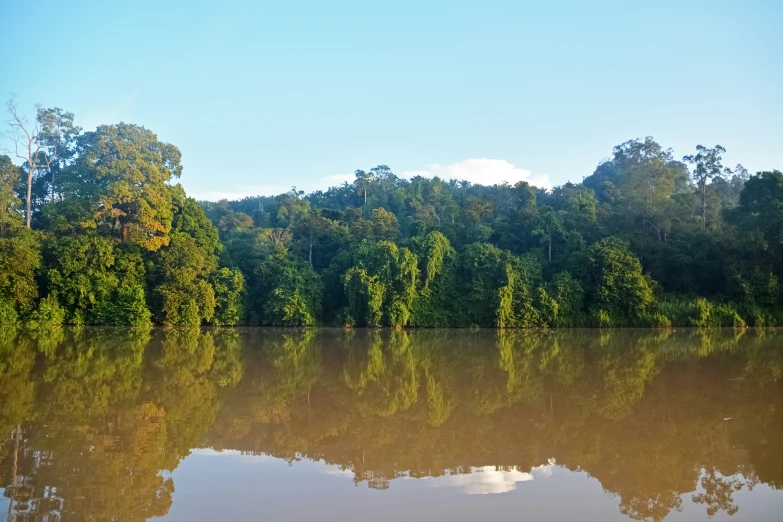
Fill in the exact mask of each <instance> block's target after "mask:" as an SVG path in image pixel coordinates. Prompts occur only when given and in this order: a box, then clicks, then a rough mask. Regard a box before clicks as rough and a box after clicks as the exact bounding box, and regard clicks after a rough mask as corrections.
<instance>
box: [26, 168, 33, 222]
mask: <svg viewBox="0 0 783 522" xmlns="http://www.w3.org/2000/svg"><path fill="white" fill-rule="evenodd" d="M32 197H33V168H32V167H30V173H29V174H27V202H26V204H25V211H26V213H27V228H30V200H31V199H32Z"/></svg>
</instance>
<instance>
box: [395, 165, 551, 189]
mask: <svg viewBox="0 0 783 522" xmlns="http://www.w3.org/2000/svg"><path fill="white" fill-rule="evenodd" d="M415 176H422V177H425V178H432V177H435V176H437V177H439V178H441V179H443V180H450V179H456V180H457V181H463V180H464V181H469V182H471V183H473V184H481V185H496V184H497V185H500V184H502V183H504V182H505V183H509V184H510V185H513V184H515V183H517V182H519V181H527V182H528V183H530V184H531V185H534V186H536V187H539V188H551V187H552V183H551V182H550V181H549V176H548V175H546V174H540V173H536V174H533V173H532V172H531V171H529V170H525V169H520V168H518V167H516V166H514V164H512V163H509V162H508V161H506V160H501V159H489V158H470V159H466V160H463V161H459V162H457V163H452V164H451V165H440V164H434V165H427V167H425V169H424V170H414V171H407V172H404V173H403V175H402V177H404V178H407V179H410V178H413V177H415Z"/></svg>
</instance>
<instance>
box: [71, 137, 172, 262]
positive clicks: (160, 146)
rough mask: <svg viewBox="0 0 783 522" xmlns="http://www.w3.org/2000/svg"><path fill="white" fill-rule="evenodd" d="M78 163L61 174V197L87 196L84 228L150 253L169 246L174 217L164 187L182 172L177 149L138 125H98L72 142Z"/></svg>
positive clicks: (166, 188) (166, 187) (169, 196)
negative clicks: (88, 205)
mask: <svg viewBox="0 0 783 522" xmlns="http://www.w3.org/2000/svg"><path fill="white" fill-rule="evenodd" d="M77 150H78V153H79V156H78V160H77V162H76V163H75V164H74V166H73V167H72V168H71V172H67V173H65V174H64V177H65V178H66V187H67V189H66V193H67V192H72V193H74V197H89V198H90V199H91V200H92V201H91V203H92V207H93V215H92V217H91V220H90V223H89V225H90V226H92V227H95V228H98V229H99V230H101V231H104V232H106V233H109V234H113V235H118V236H119V237H120V238H121V239H122V240H123V241H133V242H135V243H138V244H139V246H141V247H142V248H144V249H146V250H150V251H155V250H158V249H159V248H161V247H163V246H166V245H168V244H169V240H170V238H169V232H170V230H171V224H172V219H173V208H172V201H171V192H170V188H169V186H168V185H167V183H168V182H169V181H170V180H171V179H172V178H175V177H176V178H178V177H179V176H180V175H181V174H182V166H181V165H180V156H181V154H180V151H179V149H177V147H175V146H174V145H171V144H168V143H163V142H161V141H159V140H158V138H157V136H156V135H155V134H154V133H153V132H151V131H149V130H147V129H145V128H144V127H140V126H137V125H130V124H126V123H120V124H117V125H102V126H100V127H98V129H97V130H96V131H95V132H87V133H85V134H83V135H82V136H80V137H79V139H78V140H77Z"/></svg>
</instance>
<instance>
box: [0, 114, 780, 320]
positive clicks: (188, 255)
mask: <svg viewBox="0 0 783 522" xmlns="http://www.w3.org/2000/svg"><path fill="white" fill-rule="evenodd" d="M8 110H9V113H10V114H11V116H12V118H11V120H10V122H11V123H10V129H11V131H12V132H11V135H12V137H13V138H14V143H15V144H16V146H17V148H16V149H15V152H16V154H17V156H18V158H20V162H21V163H22V164H21V166H16V165H14V163H13V162H12V160H11V158H9V157H7V156H4V157H0V173H2V178H1V181H0V252H2V255H1V256H0V322H5V323H16V322H18V323H23V324H27V325H29V326H30V327H31V328H40V327H44V326H46V325H56V324H62V323H68V324H108V325H149V324H151V323H153V322H154V323H159V324H167V325H199V324H216V325H218V324H220V325H231V324H240V323H241V324H256V325H285V326H313V325H340V326H343V325H344V326H371V327H376V326H388V327H397V328H399V327H406V326H414V327H469V326H481V327H498V328H519V327H576V326H600V327H627V326H654V327H668V326H697V327H712V326H733V327H745V326H771V325H777V324H783V310H782V309H781V297H782V296H781V288H780V284H779V279H780V277H781V276H783V248H782V247H783V210H781V209H783V205H781V203H783V174H782V173H781V172H779V171H777V170H773V171H768V172H760V173H757V174H755V175H750V174H749V173H748V171H747V170H746V169H745V168H744V167H742V165H736V166H735V167H727V166H724V165H723V154H724V153H725V149H724V148H723V147H721V146H720V145H716V146H714V147H711V148H709V147H704V146H701V145H699V146H697V147H696V150H695V153H694V154H689V155H686V156H684V157H683V158H682V160H678V159H676V158H675V157H674V156H673V153H672V151H671V150H667V149H664V148H663V147H662V146H661V145H659V144H658V143H657V142H655V141H654V140H653V139H652V138H651V137H647V138H644V139H633V140H630V141H627V142H625V143H622V144H620V145H618V146H617V147H615V148H614V150H613V151H612V156H611V157H610V158H609V159H607V160H605V161H602V162H601V163H600V164H599V165H598V166H597V167H596V169H595V171H594V172H593V173H592V174H590V175H589V176H587V177H585V178H584V179H583V181H582V182H581V183H578V184H574V183H566V184H565V185H562V186H559V187H555V188H554V189H551V190H544V189H539V188H536V187H533V186H531V185H529V184H527V183H525V182H520V183H516V184H514V185H510V184H502V185H494V186H483V185H476V184H471V183H468V182H465V181H459V180H442V179H439V178H432V179H429V178H423V177H419V176H417V177H414V178H412V179H404V178H401V177H398V176H397V175H395V174H394V173H393V172H392V170H391V169H390V168H389V167H387V166H384V165H381V166H378V167H375V168H373V169H370V170H369V171H363V170H357V171H356V173H355V176H356V177H355V181H354V182H353V183H344V184H343V185H341V186H337V187H332V188H330V189H328V190H325V191H315V192H313V193H310V194H305V193H304V192H302V191H299V190H296V188H293V189H292V190H291V191H289V192H287V193H284V194H280V195H278V196H269V197H247V198H244V199H242V200H239V201H219V202H207V201H202V202H196V201H195V200H194V199H192V198H189V197H188V196H187V195H186V194H185V191H184V190H183V189H182V187H181V185H179V184H177V183H176V182H177V180H178V179H179V178H180V176H181V174H182V165H181V154H180V151H179V149H177V147H175V146H174V145H171V144H168V143H163V142H161V141H160V140H159V139H158V138H157V136H156V135H155V134H154V133H153V132H151V131H150V130H148V129H145V128H144V127H140V126H137V125H131V124H125V123H120V124H116V125H102V126H100V127H98V128H97V129H96V130H95V131H89V132H83V131H82V129H81V128H79V127H77V126H76V125H75V124H74V115H73V114H72V113H69V112H66V111H63V110H62V109H59V108H54V109H43V108H39V109H38V110H37V113H36V117H35V120H34V121H32V122H29V123H28V122H27V121H26V120H25V119H24V117H22V116H20V112H19V110H18V108H17V106H16V105H15V104H14V102H13V100H12V101H11V102H9V104H8Z"/></svg>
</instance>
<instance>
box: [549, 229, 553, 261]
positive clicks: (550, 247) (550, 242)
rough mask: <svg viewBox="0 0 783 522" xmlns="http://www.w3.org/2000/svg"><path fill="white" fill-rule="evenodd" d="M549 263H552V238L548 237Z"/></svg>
mask: <svg viewBox="0 0 783 522" xmlns="http://www.w3.org/2000/svg"><path fill="white" fill-rule="evenodd" d="M549 262H550V263H551V262H552V236H551V235H550V236H549Z"/></svg>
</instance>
